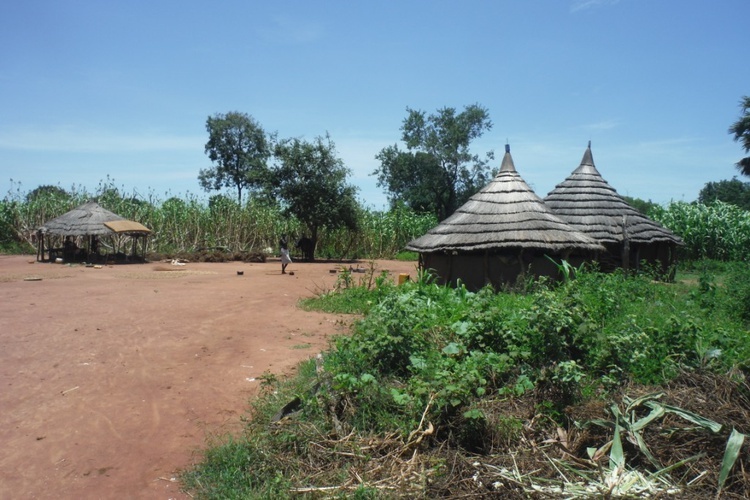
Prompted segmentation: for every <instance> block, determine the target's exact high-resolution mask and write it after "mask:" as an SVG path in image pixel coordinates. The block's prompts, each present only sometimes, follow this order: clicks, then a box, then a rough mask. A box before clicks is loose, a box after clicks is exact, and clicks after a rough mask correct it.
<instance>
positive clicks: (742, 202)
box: [698, 177, 750, 210]
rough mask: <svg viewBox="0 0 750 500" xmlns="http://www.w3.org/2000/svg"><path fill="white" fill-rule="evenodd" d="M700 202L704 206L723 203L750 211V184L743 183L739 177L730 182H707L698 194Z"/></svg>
mask: <svg viewBox="0 0 750 500" xmlns="http://www.w3.org/2000/svg"><path fill="white" fill-rule="evenodd" d="M698 201H699V202H700V203H703V204H704V205H710V204H711V203H713V202H715V201H723V202H724V203H729V204H731V205H735V206H737V207H740V208H742V209H745V210H750V182H742V181H740V180H739V179H737V177H733V178H732V180H729V181H727V180H724V181H718V182H707V183H706V185H705V186H703V189H701V191H700V193H698Z"/></svg>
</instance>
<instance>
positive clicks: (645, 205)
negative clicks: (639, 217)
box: [623, 196, 659, 215]
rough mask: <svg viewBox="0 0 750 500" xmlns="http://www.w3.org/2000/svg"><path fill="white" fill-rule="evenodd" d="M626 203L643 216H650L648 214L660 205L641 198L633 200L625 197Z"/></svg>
mask: <svg viewBox="0 0 750 500" xmlns="http://www.w3.org/2000/svg"><path fill="white" fill-rule="evenodd" d="M623 198H624V199H625V201H626V202H627V203H628V205H630V206H631V207H633V208H635V209H636V210H638V211H639V212H640V213H642V214H643V215H648V213H649V212H650V211H651V210H652V209H653V208H656V207H658V206H659V204H658V203H654V202H653V201H651V200H648V201H646V200H642V199H640V198H631V197H630V196H623Z"/></svg>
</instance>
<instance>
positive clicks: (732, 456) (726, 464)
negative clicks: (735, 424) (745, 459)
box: [719, 429, 745, 492]
mask: <svg viewBox="0 0 750 500" xmlns="http://www.w3.org/2000/svg"><path fill="white" fill-rule="evenodd" d="M744 442H745V435H744V434H743V433H741V432H737V430H736V429H732V434H731V435H730V436H729V439H728V440H727V449H726V451H724V458H723V459H722V461H721V472H720V473H719V492H721V489H722V488H723V487H724V483H725V482H726V480H727V478H728V477H729V472H730V471H731V470H732V467H734V463H735V462H736V461H737V457H738V456H739V454H740V448H742V444H743V443H744Z"/></svg>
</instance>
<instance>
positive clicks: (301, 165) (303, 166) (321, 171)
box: [273, 136, 358, 248]
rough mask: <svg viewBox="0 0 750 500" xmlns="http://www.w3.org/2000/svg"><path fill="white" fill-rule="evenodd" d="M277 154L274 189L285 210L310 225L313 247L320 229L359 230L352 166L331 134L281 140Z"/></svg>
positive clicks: (308, 227)
mask: <svg viewBox="0 0 750 500" xmlns="http://www.w3.org/2000/svg"><path fill="white" fill-rule="evenodd" d="M275 155H276V157H277V158H278V159H279V164H278V165H277V166H276V167H275V168H274V169H273V191H274V193H275V194H276V195H277V196H278V197H279V198H281V199H282V200H283V208H284V211H285V212H286V213H287V214H289V215H292V216H294V217H295V218H296V219H297V220H299V221H300V222H301V223H302V224H303V226H304V227H306V228H307V230H308V231H309V234H310V239H311V240H312V241H313V248H314V247H315V245H316V244H317V241H318V232H319V230H320V229H321V228H326V229H328V230H335V229H338V228H340V227H344V228H347V229H349V230H351V231H356V229H357V222H358V220H357V209H358V205H357V201H356V199H355V194H356V188H355V187H353V186H350V185H348V184H347V183H346V177H347V174H349V169H347V168H346V167H345V166H344V164H343V162H342V161H341V159H339V158H338V157H337V156H336V147H335V145H334V144H333V141H331V138H330V137H329V136H326V137H325V140H324V138H322V137H317V138H316V139H315V141H314V142H313V143H309V142H306V141H302V140H300V139H287V140H284V141H281V142H280V143H279V144H278V145H277V146H276V150H275Z"/></svg>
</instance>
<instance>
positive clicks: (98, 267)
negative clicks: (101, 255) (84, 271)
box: [94, 265, 102, 269]
mask: <svg viewBox="0 0 750 500" xmlns="http://www.w3.org/2000/svg"><path fill="white" fill-rule="evenodd" d="M101 268H102V266H99V265H97V266H94V269H101Z"/></svg>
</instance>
